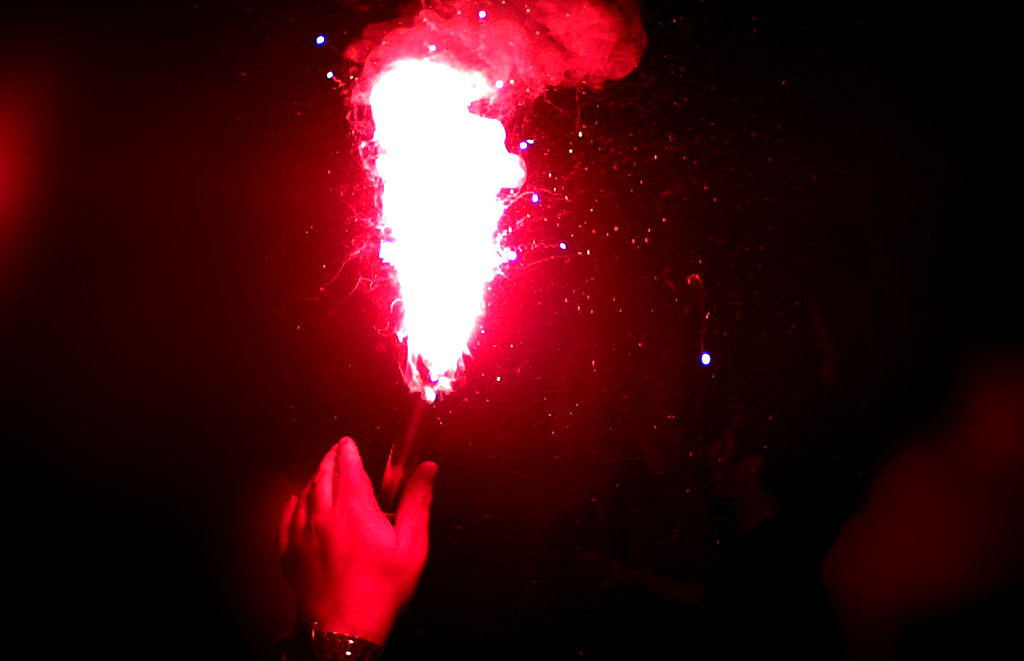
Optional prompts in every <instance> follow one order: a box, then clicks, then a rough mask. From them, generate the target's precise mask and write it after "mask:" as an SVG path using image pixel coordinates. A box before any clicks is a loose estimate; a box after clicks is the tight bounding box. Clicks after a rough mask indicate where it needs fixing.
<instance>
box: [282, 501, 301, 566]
mask: <svg viewBox="0 0 1024 661" xmlns="http://www.w3.org/2000/svg"><path fill="white" fill-rule="evenodd" d="M298 504H299V498H298V496H296V495H295V494H292V495H291V496H290V497H289V498H288V502H286V503H285V504H284V510H283V511H282V512H281V521H280V522H278V527H277V552H278V554H280V555H284V552H285V549H287V548H288V529H289V528H290V527H291V525H292V517H293V516H295V506H296V505H298Z"/></svg>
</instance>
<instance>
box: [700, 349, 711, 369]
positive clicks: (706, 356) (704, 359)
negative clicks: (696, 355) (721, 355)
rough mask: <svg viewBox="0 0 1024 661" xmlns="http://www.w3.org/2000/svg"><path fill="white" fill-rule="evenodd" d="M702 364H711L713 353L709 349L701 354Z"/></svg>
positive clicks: (705, 365)
mask: <svg viewBox="0 0 1024 661" xmlns="http://www.w3.org/2000/svg"><path fill="white" fill-rule="evenodd" d="M700 364H701V365H703V366H704V367H707V366H708V365H710V364H711V354H709V353H708V352H707V351H705V352H704V353H702V354H701V355H700Z"/></svg>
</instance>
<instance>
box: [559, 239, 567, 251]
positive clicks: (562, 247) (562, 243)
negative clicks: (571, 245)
mask: <svg viewBox="0 0 1024 661" xmlns="http://www.w3.org/2000/svg"><path fill="white" fill-rule="evenodd" d="M558 247H559V248H561V249H562V250H565V249H566V248H567V247H568V246H566V245H565V241H562V242H561V243H559V244H558Z"/></svg>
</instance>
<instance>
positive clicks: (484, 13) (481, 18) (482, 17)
mask: <svg viewBox="0 0 1024 661" xmlns="http://www.w3.org/2000/svg"><path fill="white" fill-rule="evenodd" d="M477 16H479V17H480V20H481V21H482V20H484V19H485V18H487V12H486V11H484V10H483V9H481V10H480V12H479V13H477Z"/></svg>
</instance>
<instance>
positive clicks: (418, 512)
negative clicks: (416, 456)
mask: <svg viewBox="0 0 1024 661" xmlns="http://www.w3.org/2000/svg"><path fill="white" fill-rule="evenodd" d="M436 476H437V464H435V463H433V462H431V461H428V462H425V463H422V464H420V465H419V468H417V469H416V471H415V472H414V473H413V474H412V476H410V477H409V481H408V482H406V484H405V489H404V490H403V491H402V499H401V500H400V501H399V503H398V518H397V520H396V521H395V532H396V534H397V535H398V545H399V546H400V547H401V548H402V549H403V550H405V552H407V553H409V554H412V555H413V556H414V557H417V558H421V559H426V557H427V530H428V527H429V523H430V503H431V501H433V499H434V478H435V477H436ZM421 561H422V560H421Z"/></svg>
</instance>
